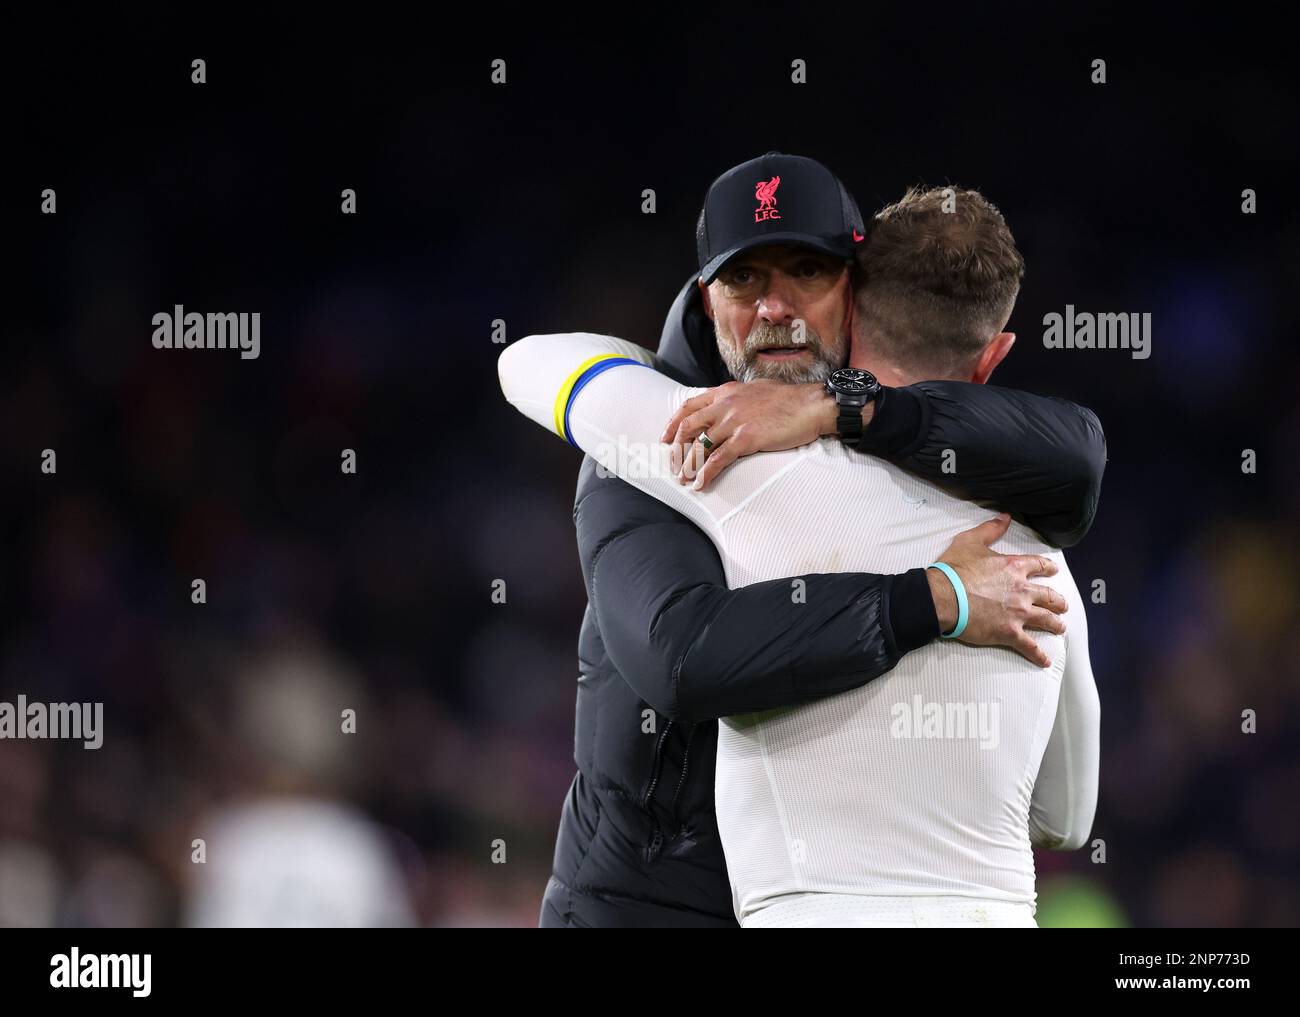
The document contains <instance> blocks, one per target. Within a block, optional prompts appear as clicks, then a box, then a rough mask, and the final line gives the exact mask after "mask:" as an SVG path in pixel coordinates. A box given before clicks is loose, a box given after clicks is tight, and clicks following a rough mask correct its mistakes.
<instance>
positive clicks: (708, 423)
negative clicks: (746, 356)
mask: <svg viewBox="0 0 1300 1017" xmlns="http://www.w3.org/2000/svg"><path fill="white" fill-rule="evenodd" d="M873 410H874V407H873V406H872V405H870V404H868V406H867V407H866V408H865V409H864V410H863V425H864V426H865V425H866V424H868V423H870V422H871V414H872V412H873ZM835 415H836V409H835V400H834V398H832V397H831V396H830V395H829V394H828V393H827V391H826V387H825V385H824V384H823V383H822V382H808V383H806V384H800V385H788V384H786V383H784V382H780V381H768V380H762V381H751V382H747V383H745V384H741V383H740V382H738V381H730V382H727V384H725V385H720V386H718V387H717V388H711V389H709V390H708V391H707V392H703V393H701V394H700V395H697V396H695V397H694V398H693V399H687V400H686V402H684V403H682V405H681V407H680V408H679V409H678V410H677V412H676V413H674V414H673V417H672V419H671V420H669V421H668V426H667V427H665V428H664V433H663V435H662V436H661V437H660V439H659V440H660V441H662V442H666V443H669V444H671V445H672V446H673V448H672V450H671V453H670V457H671V462H672V465H673V469H674V470H676V471H677V479H678V480H679V481H680V482H681V483H683V484H685V483H686V482H687V481H690V480H692V479H693V480H694V481H695V484H694V488H695V490H697V491H702V490H704V489H705V488H707V487H708V486H709V485H710V484H711V483H713V481H714V480H716V479H717V477H718V474H720V473H721V472H722V471H723V470H725V469H726V468H727V467H728V466H730V465H731V464H732V463H733V462H735V461H736V460H737V459H739V458H740V457H741V456H747V455H750V454H751V453H754V452H780V451H782V450H784V449H788V448H798V447H799V446H800V445H807V444H808V443H809V442H813V441H816V440H817V439H818V438H820V437H821V436H822V435H825V434H834V433H835V430H836V428H835ZM701 433H703V434H707V435H708V438H709V440H710V441H711V442H713V448H712V450H711V451H707V452H706V450H705V448H704V446H703V445H702V444H700V442H699V440H698V439H699V436H700V434H701Z"/></svg>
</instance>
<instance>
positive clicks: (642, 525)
mask: <svg viewBox="0 0 1300 1017" xmlns="http://www.w3.org/2000/svg"><path fill="white" fill-rule="evenodd" d="M574 522H575V523H576V525H577V533H578V552H579V557H580V559H581V561H582V573H583V578H584V579H585V581H586V584H587V596H588V598H589V600H590V601H591V605H592V607H593V608H594V610H595V612H596V616H597V618H599V620H600V634H601V638H602V640H603V641H604V644H605V650H606V652H607V653H608V654H609V658H610V660H611V661H612V662H613V663H614V666H615V667H616V668H618V670H619V673H620V674H622V675H623V677H624V678H625V679H626V680H627V683H628V684H629V685H630V686H632V688H633V689H634V690H635V691H636V693H637V695H639V696H640V697H641V698H642V699H644V700H645V701H646V702H647V703H649V704H650V705H651V706H652V707H654V709H655V710H656V711H657V712H658V713H660V714H662V715H664V716H666V717H670V718H672V719H674V720H678V721H684V722H688V723H689V722H691V721H696V720H700V719H704V718H710V717H725V716H730V715H732V714H737V713H749V712H753V711H757V710H765V709H772V708H775V707H781V706H795V705H798V704H800V703H804V702H809V701H811V700H813V699H816V698H818V697H820V696H824V695H829V694H831V693H835V692H844V691H847V690H848V689H854V688H857V687H858V686H860V685H864V684H866V683H867V682H869V681H871V680H872V679H873V678H876V677H879V676H880V675H882V674H884V673H886V672H887V671H889V670H890V669H891V668H892V667H893V666H894V665H895V664H896V663H898V661H899V659H900V658H901V657H902V655H903V654H904V653H906V652H907V651H909V650H912V649H915V648H916V647H918V646H922V645H924V644H925V643H928V642H929V641H930V640H932V639H933V638H934V637H935V636H936V635H938V633H939V622H938V620H937V619H936V616H935V607H934V601H933V599H932V596H931V592H930V587H929V585H928V581H927V576H926V574H925V570H923V569H913V570H912V571H911V572H906V573H903V574H902V575H897V576H886V575H869V574H859V573H843V574H837V575H806V576H802V577H800V578H801V579H802V580H803V581H804V584H805V591H804V593H805V595H804V597H803V598H801V599H802V602H801V603H798V604H795V603H794V602H793V596H792V594H793V591H794V586H793V582H792V580H790V579H775V580H770V581H768V582H762V583H755V584H753V585H750V586H742V587H739V588H737V589H734V590H731V589H728V588H727V584H726V579H725V576H724V573H723V568H722V562H721V561H720V560H719V558H718V552H717V550H716V549H715V547H714V545H713V543H712V542H711V541H710V540H709V538H708V537H707V536H705V535H704V534H703V533H702V532H701V531H700V530H699V529H698V528H697V527H695V526H694V525H692V524H691V523H690V522H689V521H688V520H687V519H685V518H684V517H683V516H682V515H680V514H679V513H677V512H674V511H673V510H672V509H670V508H669V507H668V506H667V505H665V504H662V503H661V502H659V501H657V500H655V499H653V498H651V497H649V496H648V495H646V494H644V493H642V492H641V491H638V490H636V489H635V488H633V487H631V486H630V485H628V484H626V483H624V482H623V481H621V480H619V479H618V478H617V477H614V476H609V475H605V474H604V471H602V470H600V469H598V468H597V466H596V463H595V462H594V461H593V460H591V459H590V458H589V459H587V460H586V461H585V462H584V463H583V468H582V474H581V478H580V481H579V484H578V496H577V500H576V503H575V505H574Z"/></svg>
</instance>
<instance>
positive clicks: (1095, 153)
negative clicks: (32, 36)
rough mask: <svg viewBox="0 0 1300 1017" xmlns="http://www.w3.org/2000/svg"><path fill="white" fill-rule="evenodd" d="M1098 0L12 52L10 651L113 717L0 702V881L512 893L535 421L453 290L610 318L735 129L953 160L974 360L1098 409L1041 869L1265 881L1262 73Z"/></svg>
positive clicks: (1081, 892) (924, 171) (1283, 904)
mask: <svg viewBox="0 0 1300 1017" xmlns="http://www.w3.org/2000/svg"><path fill="white" fill-rule="evenodd" d="M1126 10H1127V9H1126V8H1123V7H1115V8H1110V7H1108V6H1106V5H1101V6H1099V7H1096V8H1094V9H1093V10H1092V12H1091V13H1089V14H1086V15H1078V16H1073V17H1072V18H1071V19H1070V20H1067V21H1064V22H1059V23H1056V24H1047V23H1046V22H1045V21H1036V20H1034V17H1033V16H1029V15H1026V14H1024V12H1020V13H1016V12H1014V10H1011V11H1008V12H1005V13H1000V14H999V13H994V12H989V11H982V12H981V14H980V15H979V17H978V19H975V18H974V17H969V16H968V17H967V18H966V19H965V20H962V19H948V20H945V19H944V17H943V16H941V15H939V14H935V15H934V16H933V17H927V18H925V19H919V18H918V17H917V16H916V15H915V14H914V13H911V12H898V13H896V14H881V13H880V12H879V11H876V12H871V13H870V14H868V13H867V12H865V11H864V12H862V13H861V14H860V15H859V16H854V15H838V16H837V17H836V19H835V21H834V22H833V23H831V22H825V23H818V22H817V20H816V16H815V15H814V14H813V13H812V11H813V9H812V8H809V9H808V10H807V11H806V12H804V13H796V11H795V9H781V8H777V7H763V6H762V5H759V6H758V7H756V8H754V9H753V10H747V12H746V13H745V14H744V15H743V16H742V15H740V14H739V13H738V12H735V11H733V12H729V13H726V14H703V13H697V14H695V15H690V16H688V15H685V14H683V15H680V16H677V17H669V16H668V15H667V14H666V13H660V12H655V14H654V16H652V17H651V16H647V17H646V19H645V20H644V21H643V22H641V23H640V24H639V25H635V26H629V27H627V28H615V27H613V26H609V25H605V26H601V25H596V26H589V28H588V29H587V30H586V31H585V33H578V34H572V35H569V34H565V30H564V26H556V25H551V26H549V27H548V28H546V29H545V30H543V29H541V28H532V27H524V26H522V25H518V24H516V25H514V26H513V27H511V28H508V29H507V28H502V27H500V26H496V27H494V26H479V27H470V26H464V27H462V28H461V29H459V30H458V31H457V33H456V34H455V35H454V36H453V35H450V34H447V33H446V32H444V31H441V30H440V28H441V25H440V22H439V21H437V20H436V19H435V17H434V16H432V15H430V16H429V17H428V19H427V20H416V21H413V22H410V23H408V24H404V25H403V24H395V23H390V24H388V25H386V26H383V27H382V28H380V27H376V28H375V29H373V30H361V29H358V30H356V31H354V32H349V33H348V34H347V35H346V36H344V35H339V36H336V37H333V38H328V39H327V38H324V37H320V36H318V35H316V34H314V33H310V32H307V31H305V30H304V27H303V25H301V24H299V23H298V22H297V21H296V20H294V19H292V18H289V17H287V16H284V17H277V16H266V17H263V18H262V19H260V20H259V21H258V23H257V25H256V28H255V29H254V28H253V27H247V28H244V29H241V30H239V31H235V30H233V29H232V27H231V26H229V25H221V24H216V23H214V24H210V25H203V24H186V25H180V24H170V23H168V22H165V21H154V20H149V19H146V18H145V17H144V16H143V15H138V14H126V15H120V16H119V15H115V16H114V17H115V18H116V19H118V20H115V21H114V22H113V23H112V24H111V25H109V24H105V25H104V26H100V27H101V28H102V29H103V31H96V30H95V29H94V27H93V26H85V25H83V26H81V30H78V31H76V32H70V33H64V34H59V35H57V36H55V37H54V38H52V39H51V38H49V37H48V36H45V37H42V38H40V41H39V43H37V44H34V45H33V46H32V47H31V48H30V49H27V50H26V51H24V52H16V53H14V54H13V59H12V60H11V61H9V62H8V63H7V66H5V68H4V69H3V72H2V73H3V75H4V77H5V86H6V94H7V95H8V96H9V97H10V99H11V104H10V105H11V113H12V114H13V115H14V121H15V123H16V125H17V133H16V134H13V133H11V135H10V136H11V139H12V140H13V141H14V142H15V143H14V144H12V145H10V146H6V147H7V149H8V151H7V154H6V157H5V162H6V168H7V170H8V171H9V176H10V177H11V178H12V180H11V183H9V184H8V185H7V186H6V187H5V188H4V190H3V198H2V199H0V200H2V202H3V206H2V211H3V221H4V230H5V234H6V237H7V238H8V239H9V241H10V244H11V247H12V249H13V250H12V256H11V262H10V268H9V269H7V270H6V272H5V281H6V283H7V284H8V285H7V286H6V291H7V299H6V301H5V304H6V311H7V313H6V315H5V319H6V320H5V324H4V328H3V334H4V340H3V341H4V369H3V371H0V469H2V471H3V472H2V473H0V476H2V477H3V481H2V484H3V486H2V490H3V497H0V523H2V524H3V525H2V529H3V541H4V544H3V555H2V556H0V701H8V702H13V701H15V699H16V697H17V696H18V695H19V694H25V695H26V696H27V697H28V698H29V699H30V700H40V701H45V702H50V701H77V702H80V701H100V702H103V703H104V729H105V730H104V743H103V747H102V748H101V749H99V750H98V751H87V750H85V749H83V748H82V747H81V745H80V743H66V742H51V741H30V740H29V741H16V740H0V925H47V924H60V925H73V926H106V925H107V926H118V925H128V926H129V925H156V924H211V923H216V924H226V923H234V924H259V923H262V922H281V923H287V924H416V925H426V926H427V925H433V926H465V925H520V926H526V925H532V924H535V923H536V918H537V910H538V905H539V902H540V897H541V892H542V889H543V887H544V884H545V881H546V877H547V875H548V872H549V868H550V861H551V851H552V847H553V843H554V835H555V831H556V825H557V821H558V818H559V812H560V806H561V803H562V800H563V795H564V793H565V791H566V789H567V786H568V783H569V781H570V779H571V777H572V774H573V771H574V765H573V761H572V721H573V701H574V694H575V682H576V677H577V662H576V637H577V631H578V624H579V621H580V618H581V613H582V609H583V605H584V603H585V597H584V592H583V586H582V580H581V575H580V572H579V569H578V564H577V557H576V551H575V547H574V542H573V536H572V534H573V530H572V520H571V507H572V494H573V485H574V481H575V479H576V473H577V468H578V459H577V456H576V453H574V451H573V450H572V449H570V448H568V447H567V446H565V445H563V444H562V443H560V442H558V441H556V440H554V438H552V437H548V436H547V435H545V434H544V433H543V432H541V431H540V430H539V429H537V428H536V427H534V426H532V425H531V424H528V423H527V422H526V421H524V420H523V419H522V418H520V417H519V416H518V415H517V414H515V413H514V411H513V410H511V409H510V408H509V407H508V406H507V405H506V403H505V402H504V400H503V399H502V397H501V395H500V393H499V390H498V388H497V382H496V367H495V361H496V356H497V354H498V353H499V352H500V349H501V347H500V346H499V345H494V344H493V342H492V322H493V320H494V319H502V320H504V321H505V323H506V333H507V336H508V337H509V338H510V339H512V340H513V339H517V338H519V337H521V336H523V335H526V334H529V333H532V332H546V331H559V330H587V331H600V332H608V333H611V334H615V335H619V336H622V337H625V338H628V339H632V340H635V341H638V342H641V343H643V344H645V345H647V346H651V347H653V346H654V345H655V343H656V342H657V339H658V335H659V330H660V326H661V324H662V320H663V315H664V313H665V312H666V310H667V308H668V305H669V303H670V302H671V300H672V297H673V296H674V294H675V293H676V291H677V289H678V287H679V286H680V285H681V284H682V282H684V281H685V280H686V278H687V277H688V275H689V274H690V273H691V272H692V270H693V269H694V240H693V236H694V233H693V231H694V225H695V218H696V215H697V213H698V209H699V203H700V201H701V199H702V197H703V193H704V190H705V188H706V187H707V186H708V184H709V182H710V180H712V178H713V177H714V176H716V175H717V174H718V173H720V172H722V171H723V170H724V169H726V168H727V167H729V166H731V165H733V164H735V163H737V162H740V161H742V160H744V159H747V158H749V157H751V156H754V155H757V154H760V153H762V152H764V151H768V150H771V149H778V150H782V151H791V152H798V153H801V154H806V155H811V156H814V157H816V158H819V159H821V160H822V161H824V162H826V163H827V164H828V165H829V166H831V167H832V168H833V169H834V170H836V171H837V172H838V173H839V174H840V175H841V176H842V177H843V179H844V180H845V181H846V183H847V184H848V185H849V187H850V188H851V189H852V190H853V191H854V192H855V194H856V196H857V199H858V202H859V204H860V205H861V206H862V208H863V211H864V212H865V213H866V214H868V215H869V214H870V212H871V210H874V209H876V208H878V207H880V206H882V205H884V204H886V203H888V202H890V201H892V200H894V199H896V198H897V197H898V196H900V195H901V194H902V192H903V191H904V189H905V188H906V187H907V186H908V185H910V184H913V183H925V184H929V185H936V184H943V183H947V182H953V183H957V184H961V185H965V186H971V187H977V188H980V189H982V190H983V191H984V193H985V194H986V195H987V196H988V197H989V198H991V199H992V200H993V201H995V202H996V203H998V205H999V206H1000V207H1001V208H1002V210H1003V212H1004V213H1005V215H1006V218H1007V220H1008V222H1009V223H1010V225H1011V227H1012V230H1013V231H1014V233H1015V234H1016V237H1017V239H1018V241H1019V244H1020V247H1021V250H1022V252H1023V254H1024V256H1025V259H1026V261H1027V264H1028V274H1027V277H1026V281H1025V287H1024V290H1023V292H1022V296H1021V298H1020V302H1019V306H1018V308H1017V311H1016V313H1015V316H1014V317H1013V319H1012V323H1011V326H1010V328H1011V329H1012V330H1013V331H1016V332H1017V333H1018V336H1019V340H1018V342H1017V345H1016V348H1015V350H1014V351H1013V353H1012V354H1011V356H1010V358H1009V359H1008V361H1007V362H1006V364H1005V365H1004V366H1003V367H1002V368H1000V369H999V372H998V375H997V377H996V378H995V382H997V383H1000V384H1003V385H1010V386H1015V387H1020V388H1025V389H1029V390H1032V391H1035V392H1042V393H1052V394H1059V395H1062V396H1065V397H1067V398H1070V399H1073V400H1075V401H1077V402H1080V403H1083V404H1084V405H1086V406H1089V407H1091V408H1092V409H1094V410H1095V411H1096V412H1097V413H1098V414H1099V415H1100V417H1101V420H1102V422H1103V424H1104V426H1105V428H1106V433H1107V437H1108V442H1109V455H1110V460H1109V466H1108V469H1107V474H1106V480H1105V484H1104V487H1103V491H1102V501H1101V508H1100V512H1099V513H1098V516H1097V520H1096V524H1095V526H1094V528H1093V530H1092V532H1091V534H1090V536H1089V537H1088V538H1087V540H1086V541H1085V542H1084V543H1083V544H1081V545H1080V546H1079V547H1077V548H1076V549H1074V550H1073V551H1071V552H1070V554H1069V557H1070V561H1071V565H1072V569H1073V571H1074V574H1075V575H1076V576H1077V577H1078V579H1079V581H1080V585H1081V586H1084V585H1085V583H1086V584H1088V586H1089V587H1090V585H1091V582H1092V580H1093V579H1098V578H1100V579H1103V580H1105V583H1106V593H1107V599H1106V602H1105V603H1104V604H1090V605H1089V625H1090V631H1091V641H1092V660H1093V666H1094V669H1095V672H1096V676H1097V681H1098V685H1099V687H1100V691H1101V697H1102V708H1103V758H1102V774H1101V779H1102V785H1101V796H1100V805H1099V810H1098V815H1097V820H1096V824H1095V826H1094V833H1093V836H1094V837H1096V838H1101V839H1102V840H1104V842H1105V861H1104V863H1095V862H1093V861H1092V860H1091V858H1090V854H1089V852H1087V851H1080V852H1076V853H1073V854H1069V855H1046V854H1040V855H1039V856H1038V863H1039V876H1040V878H1039V890H1040V910H1039V918H1040V922H1041V923H1042V924H1044V925H1074V924H1098V925H1137V926H1239V925H1244V926H1255V925H1263V926H1278V925H1296V924H1298V923H1300V863H1298V861H1297V859H1298V856H1300V808H1297V801H1298V800H1300V752H1298V751H1297V746H1298V745H1300V665H1298V664H1297V659H1298V658H1300V578H1298V577H1300V560H1298V559H1300V554H1298V545H1297V541H1296V539H1295V537H1296V532H1297V526H1298V524H1300V482H1298V480H1297V478H1298V477H1300V471H1297V468H1296V467H1297V460H1296V455H1297V450H1298V449H1300V384H1298V382H1300V353H1298V352H1297V349H1296V343H1297V339H1300V334H1298V331H1300V330H1297V320H1298V317H1300V316H1298V315H1297V313H1296V310H1295V294H1296V292H1297V283H1298V282H1300V279H1297V265H1298V264H1300V219H1298V218H1297V216H1296V215H1295V211H1294V204H1293V198H1292V194H1291V190H1292V189H1293V186H1294V182H1295V179H1296V167H1297V164H1298V163H1300V160H1298V159H1297V155H1298V154H1300V153H1298V152H1297V148H1298V146H1300V140H1298V138H1297V134H1296V132H1295V130H1294V124H1295V122H1296V99H1297V94H1296V90H1295V89H1294V81H1292V80H1289V79H1288V73H1293V72H1288V71H1287V70H1286V68H1287V67H1288V66H1289V60H1290V57H1289V54H1284V53H1281V52H1279V53H1277V54H1273V53H1271V52H1270V51H1269V50H1270V45H1269V43H1268V39H1267V34H1268V33H1266V32H1262V31H1256V34H1255V37H1253V38H1252V39H1243V40H1242V41H1241V42H1240V44H1238V42H1237V41H1236V37H1235V36H1234V35H1233V34H1232V33H1230V32H1227V31H1225V30H1224V26H1221V25H1209V24H1193V23H1191V22H1189V21H1188V20H1187V19H1186V17H1184V16H1180V17H1182V20H1180V21H1179V22H1178V23H1177V24H1174V25H1164V26H1162V28H1161V30H1160V31H1153V32H1152V33H1151V35H1150V38H1149V39H1148V38H1147V36H1146V35H1145V34H1143V35H1142V38H1141V39H1139V37H1138V34H1139V33H1138V32H1137V31H1136V30H1135V26H1134V25H1133V23H1132V21H1131V20H1121V18H1120V16H1119V13H1118V12H1119V11H1126ZM1129 17H1130V16H1129V15H1128V14H1127V13H1126V14H1125V18H1129ZM1153 27H1154V26H1153ZM1255 28H1256V29H1259V28H1260V26H1259V25H1258V23H1256V24H1255ZM602 30H604V34H602ZM118 33H120V35H119V34H118ZM110 43H111V44H110ZM195 58H203V59H205V60H206V61H207V74H208V82H207V84H205V85H194V84H191V82H190V73H191V70H190V61H191V60H193V59H195ZM496 58H501V59H504V60H505V61H506V68H507V83H506V84H505V85H504V86H494V85H492V84H491V83H490V79H489V76H490V70H491V68H490V62H491V61H492V60H493V59H496ZM795 58H802V59H804V60H806V61H807V62H808V72H807V80H808V83H807V84H806V85H802V86H797V85H793V84H791V82H790V61H791V60H792V59H795ZM1096 58H1102V59H1105V60H1106V61H1107V77H1108V81H1107V83H1106V84H1105V85H1096V84H1093V83H1092V82H1091V81H1090V76H1091V73H1092V67H1091V61H1092V60H1094V59H1096ZM47 187H48V188H54V189H55V191H56V192H57V201H58V205H57V214H55V215H41V214H40V213H39V201H40V194H41V191H42V190H43V189H44V188H47ZM343 188H354V189H355V191H356V194H357V209H358V214H356V215H354V216H345V215H343V214H341V213H340V203H341V197H340V192H341V191H342V189H343ZM645 188H652V189H654V190H655V193H656V202H657V211H656V213H655V214H653V215H647V214H643V213H642V211H641V205H642V191H643V189H645ZM1247 188H1250V189H1253V190H1255V191H1256V193H1257V195H1258V212H1257V213H1256V214H1253V215H1246V214H1243V213H1242V211H1241V206H1242V200H1243V199H1242V191H1243V190H1244V189H1247ZM178 303H179V304H183V305H184V306H185V307H186V308H187V309H189V310H198V311H202V312H208V311H213V312H224V311H248V312H251V311H258V312H260V313H261V316H262V332H261V355H260V357H259V358H258V359H256V360H242V359H240V358H239V356H238V354H237V353H235V352H232V351H221V350H198V351H166V350H155V349H154V348H153V347H152V346H151V343H150V335H151V333H152V326H151V323H150V322H151V318H152V316H153V315H154V314H155V313H157V312H159V311H164V310H170V309H171V308H172V306H173V305H175V304H178ZM1066 304H1073V305H1074V306H1075V307H1076V308H1077V309H1079V310H1087V311H1094V312H1129V311H1133V312H1146V311H1149V312H1151V314H1152V319H1153V344H1152V355H1151V357H1150V358H1149V359H1147V360H1134V359H1132V358H1131V357H1130V356H1129V355H1128V354H1127V353H1126V352H1124V351H1118V350H1116V351H1098V350H1047V349H1045V348H1044V347H1043V345H1042V330H1043V326H1042V319H1043V315H1044V314H1047V313H1049V312H1051V311H1057V312H1063V311H1064V309H1065V305H1066ZM46 448H52V449H54V450H56V453H57V457H58V458H57V467H58V468H57V473H56V474H54V475H45V474H42V472H41V470H40V457H41V452H42V450H43V449H46ZM344 448H352V449H355V450H356V452H357V462H358V469H357V473H356V475H354V476H349V475H344V474H342V473H341V471H340V452H341V450H342V449H344ZM1246 449H1253V450H1254V451H1255V454H1256V457H1257V463H1258V468H1257V472H1255V473H1243V470H1242V456H1243V451H1244V450H1246ZM195 578H203V579H204V580H205V581H206V583H207V603H206V604H202V605H196V604H194V603H192V602H191V597H190V593H191V582H192V580H193V579H195ZM497 579H502V580H504V581H505V583H506V590H507V597H506V602H505V603H503V604H494V603H493V601H492V597H491V594H492V584H493V581H494V580H497ZM1085 592H1086V591H1085ZM348 709H351V710H354V711H355V716H356V730H355V733H350V734H345V733H343V732H342V731H341V730H340V727H341V722H340V715H341V711H343V710H348ZM1243 710H1253V711H1255V715H1256V717H1257V733H1254V734H1243V733H1242V723H1243V721H1242V711H1243ZM196 839H200V840H202V841H203V842H204V845H205V849H206V853H207V857H208V861H207V863H205V864H202V865H200V864H196V863H195V861H194V860H193V859H194V856H195V851H196V850H198V849H197V848H196V847H195V841H196ZM503 852H504V855H503Z"/></svg>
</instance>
